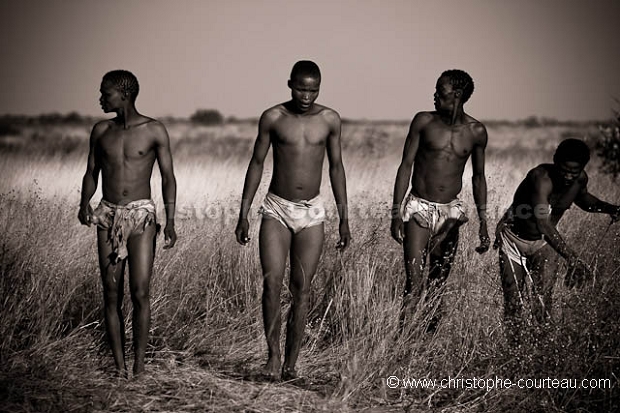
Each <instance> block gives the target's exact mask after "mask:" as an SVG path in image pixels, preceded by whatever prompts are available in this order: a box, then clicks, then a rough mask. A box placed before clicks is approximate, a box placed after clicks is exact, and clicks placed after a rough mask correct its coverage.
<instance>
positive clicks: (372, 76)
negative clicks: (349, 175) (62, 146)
mask: <svg viewBox="0 0 620 413" xmlns="http://www.w3.org/2000/svg"><path fill="white" fill-rule="evenodd" d="M618 16H620V1H616V0H512V1H503V0H495V1H492V0H423V1H422V0H408V1H407V0H402V1H399V0H376V1H373V0H357V1H356V0H331V1H329V0H312V1H306V2H302V1H294V0H254V1H253V0H228V1H226V0H203V1H190V0H180V1H171V0H170V1H161V0H122V1H118V0H106V1H91V0H57V1H49V0H46V1H34V0H24V1H18V0H14V1H7V0H0V53H1V56H2V64H1V65H0V79H1V80H0V82H1V83H0V84H1V91H0V114H4V113H11V114H40V113H49V112H60V113H67V112H69V111H77V112H79V113H82V114H88V115H101V114H102V113H101V111H100V108H99V105H98V98H99V92H98V91H99V85H100V82H101V77H102V76H103V74H104V73H105V72H107V71H108V70H112V69H127V70H130V71H132V72H134V73H135V74H136V75H137V77H138V80H139V81H140V86H141V91H140V95H139V96H138V101H137V106H138V109H139V110H140V111H141V112H142V113H144V114H147V115H150V116H155V117H159V116H165V115H174V116H183V117H186V116H189V115H191V114H192V113H193V112H194V111H195V110H196V109H197V108H214V109H218V110H219V111H220V112H222V114H224V115H225V116H236V117H242V118H244V117H258V116H259V115H260V113H261V112H262V111H263V110H264V109H266V108H267V107H270V106H272V105H274V104H277V103H279V102H282V101H285V100H287V99H288V98H289V97H290V91H289V89H288V88H287V85H286V81H287V79H288V75H289V73H290V69H291V67H292V65H293V63H294V62H295V61H297V60H301V59H311V60H314V61H315V62H317V63H318V65H319V66H320V68H321V71H322V74H323V80H322V84H321V94H320V96H319V99H318V102H319V103H322V104H325V105H327V106H330V107H332V108H334V109H336V110H337V111H338V112H339V113H340V115H341V116H342V117H344V118H354V119H361V118H367V119H410V118H411V117H412V116H413V115H414V114H415V113H416V112H418V111H420V110H432V108H433V105H432V103H433V102H432V94H433V91H434V86H435V82H436V80H437V77H439V75H440V74H441V72H442V71H443V70H446V69H452V68H459V69H463V70H466V71H467V72H469V73H470V74H471V76H472V77H473V79H474V82H475V87H476V89H475V91H474V94H473V96H472V97H471V99H470V101H469V102H468V103H467V104H466V106H465V109H466V111H467V112H468V113H470V114H471V115H472V116H474V117H476V118H479V119H510V120H514V119H522V118H525V117H527V116H530V115H537V116H547V117H553V118H557V119H563V120H585V119H607V118H609V116H610V115H611V113H612V112H611V109H612V108H614V107H616V108H617V105H616V104H615V103H614V100H613V98H614V97H620V54H619V51H620V48H619V39H620V32H619V31H618V30H617V29H616V28H617V19H618Z"/></svg>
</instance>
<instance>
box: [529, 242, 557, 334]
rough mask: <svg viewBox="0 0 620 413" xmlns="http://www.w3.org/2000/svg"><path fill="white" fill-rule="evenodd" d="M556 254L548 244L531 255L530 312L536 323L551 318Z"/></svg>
mask: <svg viewBox="0 0 620 413" xmlns="http://www.w3.org/2000/svg"><path fill="white" fill-rule="evenodd" d="M558 258H559V257H558V255H557V253H556V252H555V251H554V250H553V248H551V247H550V246H549V245H545V246H544V247H542V248H541V249H539V250H538V251H536V252H535V253H534V254H533V255H532V257H531V263H532V264H531V270H530V275H531V276H532V290H533V293H534V299H533V303H532V312H533V314H534V318H535V319H536V321H537V322H538V323H541V324H542V323H544V322H546V321H549V320H550V319H551V308H552V305H553V287H554V286H555V282H556V280H557V278H558V264H559V262H558Z"/></svg>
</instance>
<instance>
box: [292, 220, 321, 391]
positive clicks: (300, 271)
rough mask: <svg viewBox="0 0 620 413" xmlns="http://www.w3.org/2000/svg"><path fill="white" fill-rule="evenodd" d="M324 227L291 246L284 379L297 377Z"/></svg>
mask: <svg viewBox="0 0 620 413" xmlns="http://www.w3.org/2000/svg"><path fill="white" fill-rule="evenodd" d="M323 235H324V230H323V224H322V223H321V224H319V225H314V226H312V227H309V228H306V229H303V230H301V231H300V232H298V233H297V234H295V235H293V240H292V243H291V258H290V259H291V277H290V284H289V290H290V291H291V295H292V298H293V299H292V303H291V308H290V310H289V313H288V317H287V322H286V349H285V353H284V366H283V368H282V379H284V380H290V379H293V378H295V377H297V373H296V372H295V364H296V363H297V357H298V356H299V349H300V347H301V341H302V339H303V335H304V329H305V327H306V318H307V316H308V301H309V298H310V284H311V282H312V278H313V277H314V273H315V272H316V269H317V266H318V264H319V258H320V257H321V252H322V251H323Z"/></svg>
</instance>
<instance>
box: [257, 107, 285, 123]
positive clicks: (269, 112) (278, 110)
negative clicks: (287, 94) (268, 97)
mask: <svg viewBox="0 0 620 413" xmlns="http://www.w3.org/2000/svg"><path fill="white" fill-rule="evenodd" d="M285 112H286V108H285V107H284V104H283V103H278V104H277V105H273V106H272V107H270V108H267V109H265V110H264V111H263V113H262V114H261V116H260V121H261V122H265V121H269V122H272V121H275V120H277V119H278V118H279V117H281V116H282V115H283V114H284V113H285Z"/></svg>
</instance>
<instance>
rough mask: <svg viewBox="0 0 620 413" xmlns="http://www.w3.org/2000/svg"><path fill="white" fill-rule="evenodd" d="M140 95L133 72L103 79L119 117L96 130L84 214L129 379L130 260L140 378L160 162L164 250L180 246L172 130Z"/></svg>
mask: <svg viewBox="0 0 620 413" xmlns="http://www.w3.org/2000/svg"><path fill="white" fill-rule="evenodd" d="M138 90H139V86H138V80H137V79H136V77H135V76H134V75H133V74H132V73H131V72H128V71H125V70H114V71H111V72H108V73H106V75H105V76H104V77H103V80H102V82H101V90H100V91H101V97H100V99H99V102H100V104H101V108H102V109H103V111H104V112H105V113H110V112H115V113H116V117H115V118H114V119H109V120H104V121H101V122H98V123H97V124H96V125H95V126H94V127H93V130H92V132H91V135H90V152H89V154H88V164H87V167H86V174H85V175H84V179H83V181H82V200H81V203H80V212H79V214H78V218H79V220H80V222H81V223H82V224H83V225H88V226H90V225H91V224H96V225H97V241H98V251H99V266H100V269H101V278H102V282H103V300H104V305H105V325H106V331H107V334H108V339H109V341H110V346H111V347H112V354H113V356H114V364H115V365H116V368H117V369H118V371H119V374H120V375H122V376H126V374H127V366H126V364H125V325H124V318H123V312H122V303H123V284H124V272H125V264H126V263H127V262H129V288H130V291H131V300H132V302H133V346H134V353H135V361H134V365H133V373H134V375H139V374H140V373H142V372H143V371H144V355H145V352H146V344H147V341H148V334H149V324H150V319H151V309H150V303H149V286H150V281H151V273H152V269H153V259H154V254H155V238H156V234H157V227H158V225H157V223H156V220H155V204H154V202H153V201H152V200H151V173H152V171H153V165H154V164H155V161H157V163H158V165H159V169H160V171H161V178H162V191H163V198H164V204H165V210H166V218H167V220H166V227H165V229H164V235H165V242H166V245H165V246H164V248H172V247H173V246H174V244H175V242H176V233H175V230H174V212H175V198H176V180H175V177H174V173H173V169H172V156H171V154H170V142H169V139H168V133H167V132H166V128H165V127H164V125H162V124H161V123H159V122H158V121H156V120H154V119H151V118H149V117H146V116H143V115H141V114H140V113H138V111H137V110H136V106H135V101H136V97H137V96H138ZM100 171H101V176H102V181H103V187H102V192H103V199H102V200H101V203H100V204H99V206H98V207H97V208H96V209H95V210H94V211H93V209H92V208H91V206H90V199H91V198H92V196H93V195H94V193H95V190H96V189H97V181H98V179H99V172H100Z"/></svg>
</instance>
